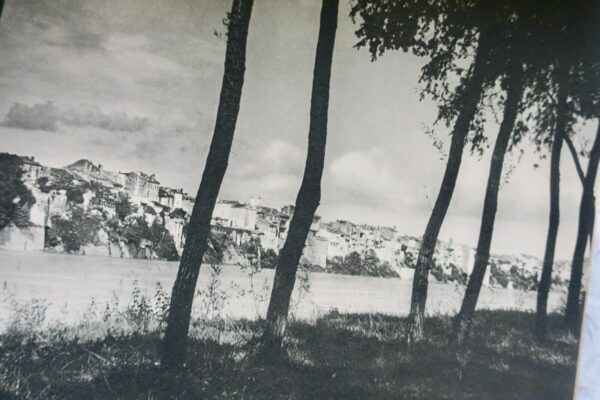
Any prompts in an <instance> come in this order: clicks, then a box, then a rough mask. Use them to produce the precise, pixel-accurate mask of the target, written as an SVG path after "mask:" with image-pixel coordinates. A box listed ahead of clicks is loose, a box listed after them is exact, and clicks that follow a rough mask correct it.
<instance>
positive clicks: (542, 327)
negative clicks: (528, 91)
mask: <svg viewBox="0 0 600 400" xmlns="http://www.w3.org/2000/svg"><path fill="white" fill-rule="evenodd" d="M564 85H565V84H564V83H563V84H562V85H561V86H559V89H558V105H557V119H556V126H555V129H554V139H553V141H552V150H551V154H550V213H549V217H548V233H547V235H546V247H545V250H544V260H543V261H542V274H541V275H540V283H539V286H538V295H537V305H536V320H535V333H536V335H537V336H538V338H543V337H544V335H545V333H546V314H547V304H548V293H549V292H550V285H551V284H552V267H553V266H554V252H555V249H556V239H557V237H558V226H559V222H560V205H559V202H560V153H561V150H562V144H563V138H564V137H565V136H566V135H567V132H566V130H567V121H566V111H565V109H566V108H567V94H566V90H565V89H566V88H565V87H564Z"/></svg>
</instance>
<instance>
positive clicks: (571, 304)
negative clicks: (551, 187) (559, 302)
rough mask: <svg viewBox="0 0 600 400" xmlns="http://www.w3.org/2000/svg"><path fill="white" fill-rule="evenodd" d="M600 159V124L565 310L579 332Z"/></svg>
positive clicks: (571, 327) (586, 182)
mask: <svg viewBox="0 0 600 400" xmlns="http://www.w3.org/2000/svg"><path fill="white" fill-rule="evenodd" d="M599 161H600V124H599V125H598V130H597V131H596V139H595V140H594V145H593V147H592V151H591V153H590V160H589V162H588V167H587V172H586V174H585V180H584V185H583V194H582V195H581V203H580V206H579V226H578V229H577V240H576V242H575V251H574V253H573V264H572V266H571V279H570V281H569V292H568V294H567V308H566V311H565V324H566V326H567V328H568V329H569V330H570V331H571V332H573V333H575V334H578V332H579V327H580V323H581V320H580V308H581V305H580V293H581V279H582V275H583V261H584V257H585V248H586V245H587V238H588V234H589V232H592V231H593V218H594V184H595V182H596V174H597V172H598V163H599Z"/></svg>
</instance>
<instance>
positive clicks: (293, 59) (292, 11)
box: [0, 0, 596, 259]
mask: <svg viewBox="0 0 600 400" xmlns="http://www.w3.org/2000/svg"><path fill="white" fill-rule="evenodd" d="M230 6H231V2H230V1H222V0H205V1H202V2H199V1H196V0H170V1H168V2H165V1H163V0H8V1H7V2H6V4H5V10H4V13H3V16H2V20H1V22H0V54H1V56H0V151H3V152H11V153H17V154H26V155H33V156H35V157H36V158H37V159H38V160H39V161H40V162H41V163H42V164H45V165H49V166H53V167H62V166H65V165H67V164H70V163H72V162H74V161H76V160H78V159H81V158H87V159H89V160H92V161H93V162H95V163H101V164H103V165H104V166H105V168H107V169H110V170H121V171H131V170H143V171H145V172H148V173H155V174H156V177H157V179H158V180H159V181H160V182H161V184H163V185H166V186H171V187H182V188H184V189H185V190H186V191H188V192H189V193H191V194H195V193H196V191H197V187H198V185H199V182H200V177H201V174H202V170H203V167H204V163H205V160H206V154H207V151H208V146H209V143H210V139H211V136H212V131H213V128H214V121H215V116H216V110H217V105H218V98H219V92H220V85H221V79H222V75H223V62H224V54H225V45H226V42H225V41H226V36H225V27H224V26H223V23H222V21H223V18H224V17H225V15H226V12H227V11H228V9H229V7H230ZM319 12H320V2H319V1H318V0H280V1H277V2H275V1H272V0H256V1H255V5H254V9H253V12H252V18H251V21H250V28H249V35H248V48H247V62H246V76H245V83H244V87H243V93H242V100H241V108H240V114H239V118H238V122H237V128H236V132H235V138H234V144H233V148H232V152H231V157H230V162H229V167H228V170H227V174H226V177H225V180H224V182H223V186H222V189H221V197H222V198H229V199H238V200H244V199H247V198H249V197H250V196H253V195H260V196H261V197H262V199H263V202H264V203H265V204H266V205H271V206H281V205H283V204H287V203H293V202H294V200H295V197H296V193H297V191H298V188H299V186H300V182H301V179H302V172H303V167H304V161H305V158H306V146H307V135H308V125H309V106H310V90H311V81H312V70H313V63H314V53H315V46H316V40H317V34H318V22H319ZM348 13H349V3H348V2H347V1H344V0H343V1H341V3H340V15H339V17H338V31H337V36H336V44H335V48H334V59H333V67H332V78H331V98H330V108H329V125H328V139H327V140H328V142H327V155H326V160H325V171H324V176H323V181H322V186H323V190H322V201H321V205H320V207H319V209H318V211H317V212H318V214H320V215H321V216H322V217H323V218H324V219H325V220H333V219H337V218H339V219H348V220H351V221H354V222H357V223H369V224H373V225H387V226H396V228H397V230H398V231H399V232H400V233H401V234H410V235H415V236H421V235H422V234H423V231H424V229H425V225H426V224H427V220H428V218H429V214H430V212H431V209H432V206H433V203H434V201H435V198H436V196H437V191H438V189H439V185H440V183H441V179H442V175H443V172H444V167H445V154H446V153H447V148H448V146H449V142H450V141H449V137H448V136H447V132H446V131H439V132H438V133H437V137H438V138H440V139H442V140H443V142H444V147H443V148H442V150H439V149H436V148H435V147H434V146H433V140H432V138H431V137H429V136H428V135H426V134H425V131H426V130H427V129H428V128H430V127H431V126H432V124H433V122H434V120H435V117H436V107H435V104H433V103H432V102H430V101H427V100H425V101H419V84H418V77H419V71H420V68H421V66H422V63H423V60H420V59H418V58H416V57H414V56H412V55H407V54H404V53H401V52H389V53H386V54H385V55H384V56H383V57H382V58H380V59H378V60H377V61H375V62H372V61H371V59H370V56H369V54H368V52H367V51H366V50H365V49H360V50H358V49H356V48H354V44H355V43H356V41H357V39H356V37H355V35H354V31H355V29H356V25H353V23H352V21H351V20H350V18H349V17H348ZM497 128H498V126H497V124H494V123H492V124H488V125H487V126H486V134H487V135H489V137H490V142H491V143H493V138H494V137H495V135H496V133H497ZM595 129H596V126H595V125H593V124H587V125H584V126H581V127H580V132H579V136H580V137H582V138H584V139H582V140H580V142H581V143H585V139H586V138H587V140H589V139H590V138H591V137H592V135H593V133H594V132H595ZM522 148H523V150H524V155H523V156H521V157H519V156H518V154H516V153H515V154H511V155H509V157H508V158H507V161H506V163H507V164H506V167H505V171H508V170H510V173H505V177H506V178H507V179H506V183H505V184H503V186H502V188H501V192H500V197H499V209H498V214H497V218H496V224H495V231H494V238H493V242H492V253H496V254H509V253H526V254H531V255H535V256H538V257H542V256H543V251H544V245H545V237H546V230H547V218H548V203H549V198H548V196H549V183H548V176H549V168H548V167H549V165H548V161H547V160H543V159H542V160H540V156H539V154H535V153H534V151H533V147H532V146H531V145H529V144H524V145H523V147H522ZM490 152H491V150H490V149H489V150H488V151H486V153H485V154H484V155H483V156H479V155H467V154H466V155H465V158H464V160H463V164H462V167H461V171H460V174H459V178H458V183H457V187H456V191H455V194H454V197H453V200H452V204H451V206H450V209H449V211H448V216H447V218H446V221H445V222H444V225H443V228H442V231H441V233H440V238H441V239H445V240H450V239H452V240H453V241H454V242H456V243H464V244H467V245H471V246H475V245H476V243H477V237H478V233H479V224H480V218H481V211H482V206H483V197H484V193H485V184H486V180H487V173H488V169H489V153H490ZM534 164H538V165H539V167H537V168H534ZM561 173H562V175H561V179H562V180H561V226H560V230H559V240H558V245H557V257H558V258H559V259H567V258H569V257H571V255H572V252H573V248H574V243H575V235H576V229H577V223H576V222H577V214H578V208H579V201H580V196H581V184H580V182H579V180H578V178H577V175H576V172H575V169H574V166H573V162H572V159H571V158H570V155H569V154H568V152H567V151H566V148H565V151H564V152H563V155H562V162H561Z"/></svg>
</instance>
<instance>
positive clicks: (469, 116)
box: [407, 32, 491, 344]
mask: <svg viewBox="0 0 600 400" xmlns="http://www.w3.org/2000/svg"><path fill="white" fill-rule="evenodd" d="M488 36H489V33H486V32H482V33H481V35H480V38H479V44H478V46H477V54H476V56H475V60H474V62H473V67H472V71H471V76H470V77H469V78H468V79H467V81H466V83H465V93H464V101H463V103H462V108H461V110H460V112H459V114H458V117H457V118H456V122H455V124H454V129H453V130H452V139H451V142H450V153H449V154H448V161H447V164H446V170H445V172H444V178H443V180H442V185H441V187H440V191H439V193H438V196H437V199H436V201H435V205H434V207H433V211H432V213H431V216H430V217H429V222H428V223H427V227H426V229H425V233H424V234H423V240H422V242H421V247H420V249H419V256H418V258H417V265H416V266H415V275H414V278H413V286H412V296H411V303H410V314H409V318H408V321H409V323H408V335H407V341H408V343H409V344H410V343H413V342H418V341H420V340H421V339H422V337H423V320H424V318H425V304H426V302H427V287H428V275H429V270H430V269H431V267H432V265H433V262H434V261H433V255H434V252H435V245H436V243H437V238H438V235H439V233H440V229H441V227H442V223H443V222H444V218H445V217H446V212H447V211H448V207H449V206H450V201H451V200H452V195H453V193H454V187H455V185H456V178H457V176H458V171H459V169H460V164H461V161H462V155H463V149H464V145H465V140H466V138H467V135H468V133H469V126H470V124H471V121H472V120H473V118H474V117H475V113H476V112H477V105H478V104H479V101H480V99H481V96H482V94H483V90H484V89H483V86H484V82H485V72H484V70H485V64H486V62H487V58H488V52H489V48H490V46H491V43H490V42H491V38H489V37H488Z"/></svg>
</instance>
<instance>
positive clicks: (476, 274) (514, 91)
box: [454, 65, 523, 343]
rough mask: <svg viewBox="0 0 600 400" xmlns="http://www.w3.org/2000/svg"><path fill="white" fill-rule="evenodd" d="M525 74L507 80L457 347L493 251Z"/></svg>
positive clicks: (510, 74) (513, 72) (516, 68)
mask: <svg viewBox="0 0 600 400" xmlns="http://www.w3.org/2000/svg"><path fill="white" fill-rule="evenodd" d="M522 75H523V71H522V67H521V66H520V65H515V66H514V67H513V68H512V69H511V70H510V71H509V72H508V76H507V83H508V88H507V90H506V102H505V104H504V116H503V118H502V123H501V124H500V130H499V131H498V137H497V139H496V144H495V145H494V151H493V153H492V160H491V162H490V172H489V176H488V181H487V187H486V190H485V199H484V202H483V215H482V217H481V227H480V230H479V240H478V242H477V251H476V253H475V262H474V265H473V271H472V272H471V275H470V276H469V282H468V283H467V289H466V291H465V296H464V298H463V302H462V305H461V308H460V312H459V313H458V315H457V316H456V319H455V326H454V327H455V332H454V333H455V337H454V339H455V340H456V341H457V342H458V343H462V342H463V341H464V339H465V338H466V336H467V334H468V331H469V327H470V324H471V320H472V318H473V314H474V312H475V307H476V305H477V299H478V298H479V292H480V291H481V286H482V284H483V279H484V277H485V273H486V270H487V265H488V262H489V260H490V247H491V245H492V235H493V233H494V223H495V220H496V210H497V209H498V192H499V190H500V183H501V179H502V167H503V165H504V157H505V155H506V151H507V149H508V145H509V143H510V137H511V133H512V131H513V128H514V126H515V121H516V118H517V114H518V112H519V103H520V101H521V97H522V95H523V79H522Z"/></svg>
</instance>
